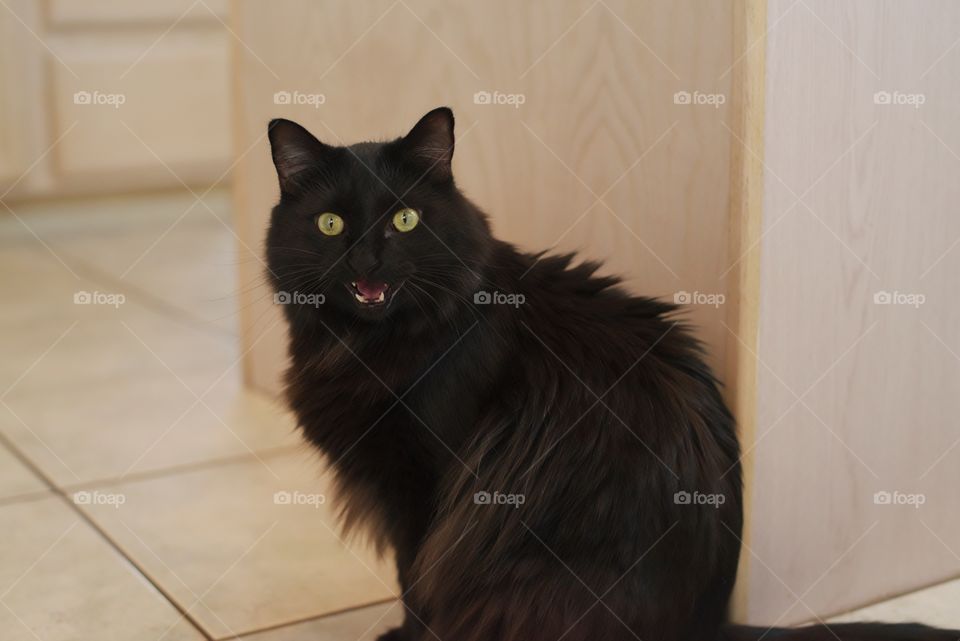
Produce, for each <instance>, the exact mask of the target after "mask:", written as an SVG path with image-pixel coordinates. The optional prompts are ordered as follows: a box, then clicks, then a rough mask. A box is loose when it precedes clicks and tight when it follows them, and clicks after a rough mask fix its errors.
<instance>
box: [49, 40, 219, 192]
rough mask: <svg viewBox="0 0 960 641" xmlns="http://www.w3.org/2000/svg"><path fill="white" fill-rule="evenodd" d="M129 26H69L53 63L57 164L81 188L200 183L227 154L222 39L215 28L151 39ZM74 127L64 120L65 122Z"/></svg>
mask: <svg viewBox="0 0 960 641" xmlns="http://www.w3.org/2000/svg"><path fill="white" fill-rule="evenodd" d="M150 46H151V44H150V42H149V41H145V40H144V39H143V38H141V37H139V36H137V35H129V36H128V35H126V34H114V35H110V36H109V37H97V38H90V37H87V36H86V35H72V36H71V37H70V38H69V39H66V40H65V41H63V43H62V44H61V46H60V47H59V51H58V54H59V55H60V57H61V58H62V59H63V61H64V63H65V65H58V66H56V67H55V68H54V73H53V76H52V85H53V90H52V92H51V96H52V101H53V103H52V106H53V126H54V135H55V136H59V135H61V134H63V133H65V132H66V131H67V130H68V129H70V133H69V135H64V137H63V140H62V141H61V143H60V144H59V145H57V148H56V153H55V160H56V164H57V172H58V176H59V177H60V179H61V180H62V181H63V182H64V184H65V185H66V186H69V187H71V188H72V189H75V190H78V191H85V187H86V185H88V184H89V183H90V181H91V180H93V179H96V180H100V179H103V180H109V181H111V183H112V186H113V187H114V188H117V189H120V188H133V187H139V186H153V185H157V186H160V185H164V184H171V185H174V186H176V185H179V183H180V181H181V180H182V181H183V182H185V183H188V184H200V183H204V182H210V181H213V180H216V179H217V178H218V177H219V176H220V174H221V173H222V172H223V170H224V169H225V167H226V164H227V158H226V157H227V152H228V149H229V136H230V130H229V129H230V125H229V123H230V112H229V109H230V103H229V93H230V88H229V83H228V78H227V73H226V70H227V67H228V54H227V51H228V44H227V35H226V34H225V33H223V32H222V31H219V30H216V31H213V30H211V31H207V32H202V35H198V34H197V33H195V32H193V33H174V32H171V33H169V34H167V35H166V36H164V37H163V38H162V39H160V40H159V41H158V42H156V44H155V45H154V46H153V47H152V48H151V49H149V51H148V52H147V53H146V54H145V55H144V52H145V51H146V50H147V48H148V47H150ZM71 128H72V129H71Z"/></svg>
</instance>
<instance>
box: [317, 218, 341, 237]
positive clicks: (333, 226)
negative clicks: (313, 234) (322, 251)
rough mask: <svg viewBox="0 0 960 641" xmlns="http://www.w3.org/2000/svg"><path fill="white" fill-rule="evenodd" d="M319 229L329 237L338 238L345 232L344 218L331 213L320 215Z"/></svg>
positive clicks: (318, 220) (318, 219)
mask: <svg viewBox="0 0 960 641" xmlns="http://www.w3.org/2000/svg"><path fill="white" fill-rule="evenodd" d="M317 227H319V228H320V231H322V232H323V233H324V234H326V235H327V236H336V235H337V234H339V233H340V232H342V231H343V218H340V216H337V215H336V214H331V213H329V212H328V213H325V214H320V215H319V216H317Z"/></svg>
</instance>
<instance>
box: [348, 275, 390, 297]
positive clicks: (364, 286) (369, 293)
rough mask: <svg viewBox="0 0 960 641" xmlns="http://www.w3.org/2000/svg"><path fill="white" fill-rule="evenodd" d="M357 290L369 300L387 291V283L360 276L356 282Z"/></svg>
mask: <svg viewBox="0 0 960 641" xmlns="http://www.w3.org/2000/svg"><path fill="white" fill-rule="evenodd" d="M355 285H356V288H357V292H358V293H359V294H360V295H361V296H363V297H364V298H365V299H367V300H369V301H375V300H378V299H379V298H380V297H381V296H383V294H384V292H386V291H387V284H386V283H381V282H377V281H372V280H366V279H363V278H361V279H360V280H358V281H357V282H356V283H355Z"/></svg>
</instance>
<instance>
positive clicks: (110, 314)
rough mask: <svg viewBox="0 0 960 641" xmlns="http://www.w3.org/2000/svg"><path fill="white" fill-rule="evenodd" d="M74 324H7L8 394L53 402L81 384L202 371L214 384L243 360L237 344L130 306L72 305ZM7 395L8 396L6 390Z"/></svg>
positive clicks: (4, 368)
mask: <svg viewBox="0 0 960 641" xmlns="http://www.w3.org/2000/svg"><path fill="white" fill-rule="evenodd" d="M71 307H73V308H74V309H73V310H71V315H70V316H53V315H44V314H43V312H41V311H40V310H37V311H36V312H35V313H34V318H32V319H23V320H22V321H17V322H3V321H2V320H0V328H2V330H3V334H2V336H0V348H2V349H3V353H4V355H5V358H4V359H3V361H2V362H0V383H5V386H4V388H3V389H9V387H10V386H12V385H13V384H14V383H16V385H15V390H9V391H8V392H6V393H7V394H14V393H16V394H18V395H26V394H31V393H34V394H42V395H49V393H50V390H51V389H57V390H59V389H62V388H66V387H71V386H74V385H77V384H80V383H84V382H86V383H90V382H93V381H100V382H104V381H107V380H110V379H116V378H121V377H130V376H149V375H150V374H153V373H160V372H167V373H168V374H169V370H173V371H174V372H175V373H177V374H181V375H183V374H184V373H185V372H188V371H190V372H195V371H196V370H198V369H200V368H205V369H206V370H208V371H209V372H210V373H211V374H212V376H211V378H210V380H211V382H212V380H213V379H214V378H215V377H216V376H218V375H220V374H222V373H223V372H224V371H225V370H226V369H227V368H228V367H230V366H231V365H232V364H234V363H235V362H236V361H237V360H238V358H239V356H240V355H239V353H238V352H239V348H238V346H237V341H236V339H235V338H233V337H230V336H227V335H223V334H219V333H214V332H210V331H205V330H203V329H199V328H197V327H195V326H193V325H191V324H190V323H189V321H183V320H179V319H176V318H171V317H168V316H164V315H161V314H158V313H156V312H155V311H153V310H149V309H146V308H144V307H142V306H140V305H137V304H136V303H134V302H131V301H129V300H128V301H127V302H125V303H123V304H122V305H120V307H119V308H116V309H115V308H113V307H108V306H103V305H75V306H74V305H72V304H71ZM0 393H3V390H2V389H0Z"/></svg>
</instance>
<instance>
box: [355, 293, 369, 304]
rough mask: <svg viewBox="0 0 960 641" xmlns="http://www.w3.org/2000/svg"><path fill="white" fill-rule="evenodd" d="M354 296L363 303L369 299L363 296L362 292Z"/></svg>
mask: <svg viewBox="0 0 960 641" xmlns="http://www.w3.org/2000/svg"><path fill="white" fill-rule="evenodd" d="M353 297H354V298H356V299H357V300H358V301H360V302H361V303H365V302H367V300H366V299H365V298H364V297H363V296H361V295H360V294H354V295H353Z"/></svg>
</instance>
